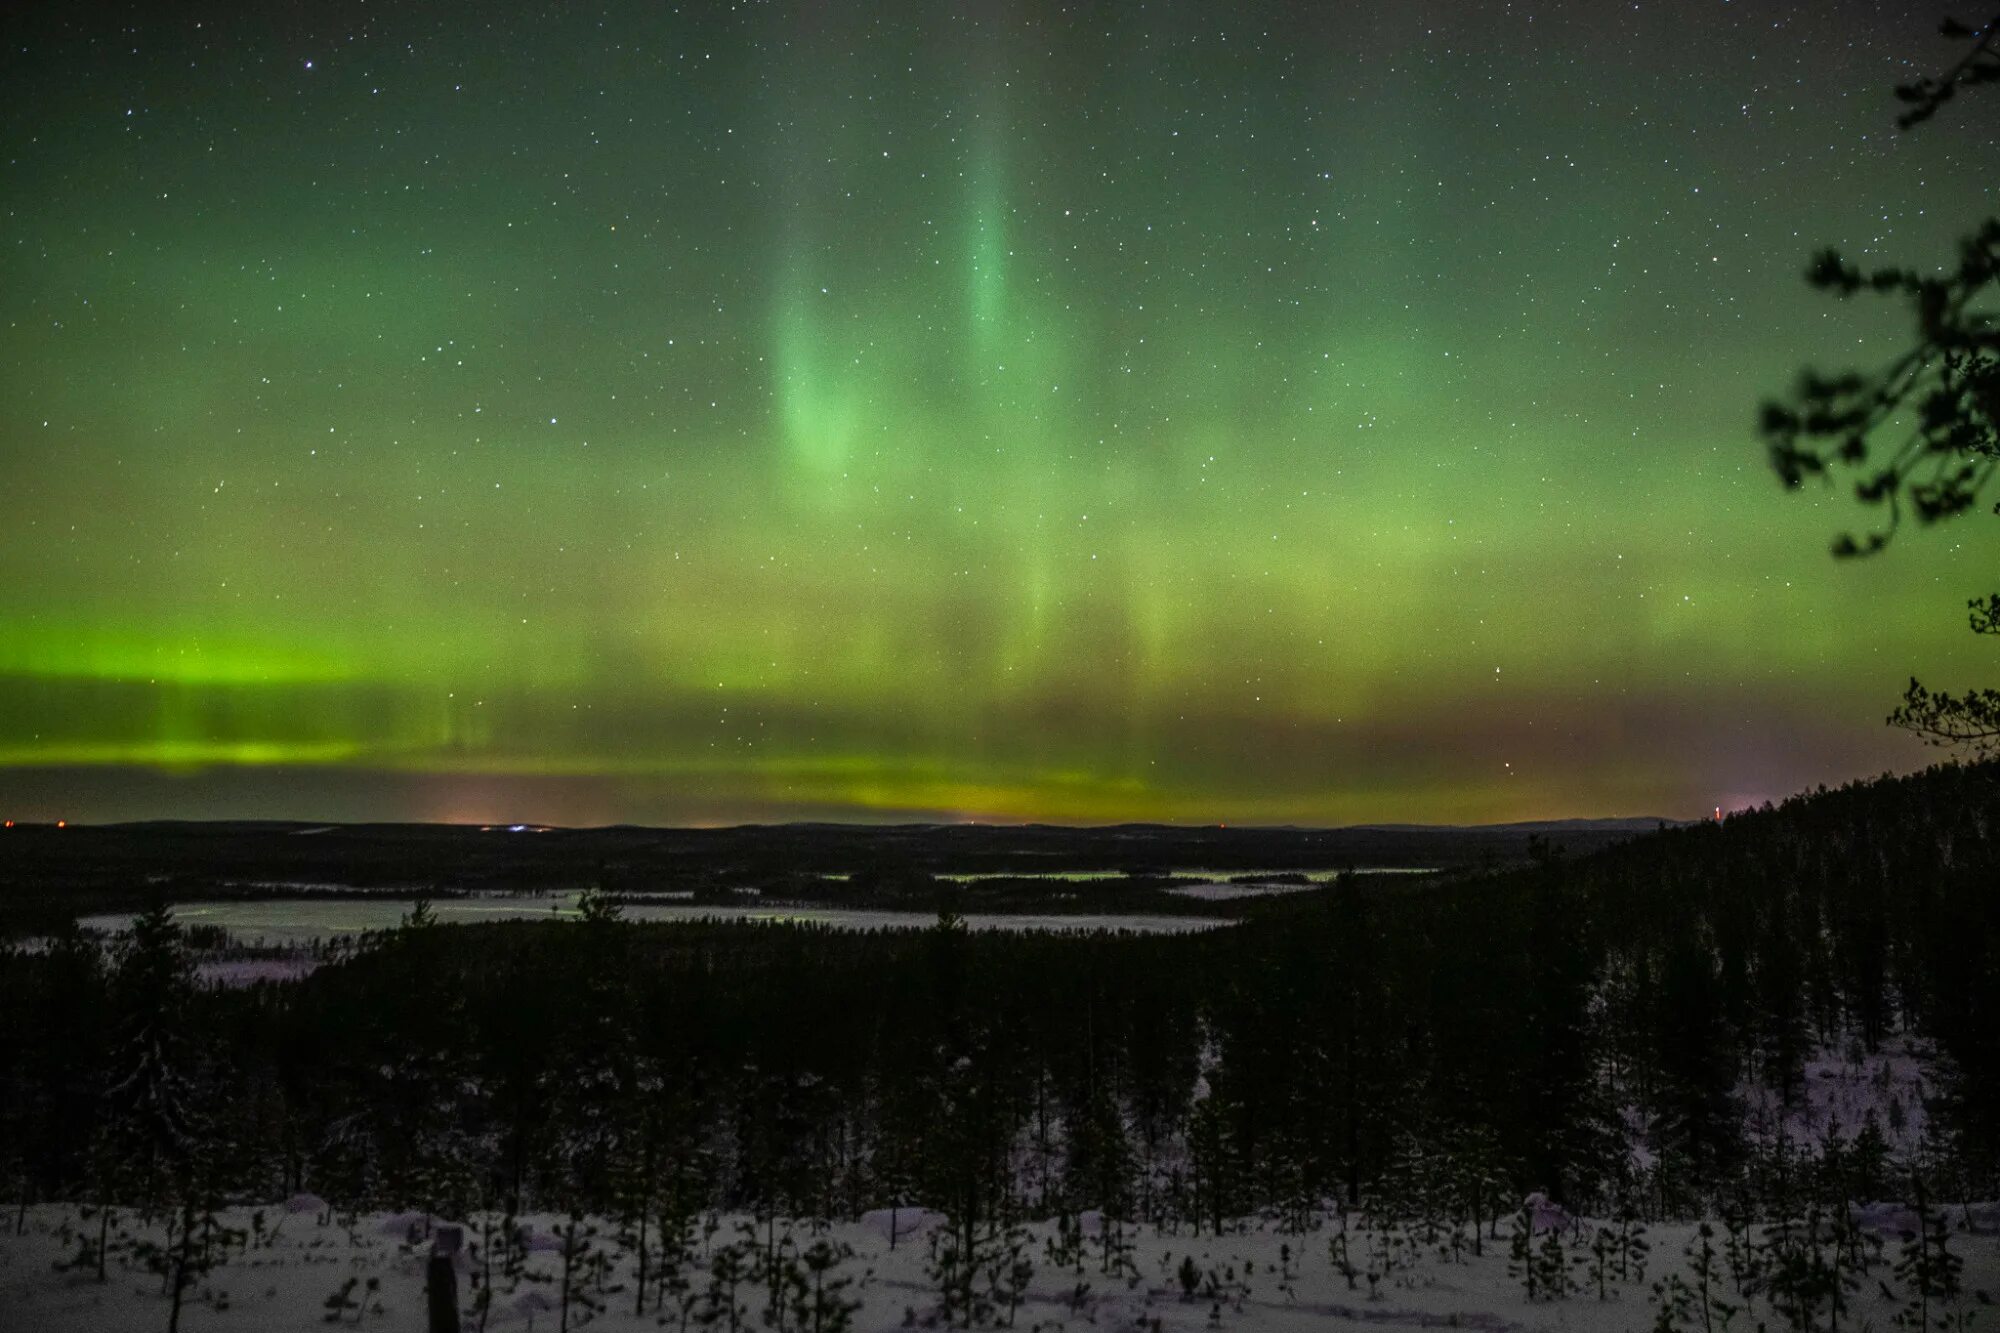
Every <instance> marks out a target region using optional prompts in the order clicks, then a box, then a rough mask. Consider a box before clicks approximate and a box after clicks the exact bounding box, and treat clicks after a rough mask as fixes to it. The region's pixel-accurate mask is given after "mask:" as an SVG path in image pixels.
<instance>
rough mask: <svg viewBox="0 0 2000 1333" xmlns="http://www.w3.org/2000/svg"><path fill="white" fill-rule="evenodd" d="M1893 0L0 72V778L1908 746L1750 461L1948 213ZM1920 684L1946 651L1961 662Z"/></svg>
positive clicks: (1882, 679) (1968, 187) (403, 797)
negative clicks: (1772, 412)
mask: <svg viewBox="0 0 2000 1333" xmlns="http://www.w3.org/2000/svg"><path fill="white" fill-rule="evenodd" d="M1943 12H1945V11H1944V10H1943V9H1937V10H1935V11H1934V10H1933V9H1931V8H1929V7H1926V6H1871V5H1860V4H1851V5H1849V4H1843V5H1835V6H1826V5H1812V6H1792V5H1775V4H1773V5H1766V4H1750V3H1744V2H1743V0H1738V2H1737V3H1720V2H1719V0H1703V2H1699V3H1697V2H1694V0H1690V2H1688V3H1671V4H1668V3H1656V4H1641V5H1623V6H1613V5H1600V4H1594V3H1593V4H1584V3H1577V4H1547V5H1541V4H1533V5H1523V4H1494V3H1483V2H1482V3H1471V4H1465V3H1450V4H1446V3H1417V4H1394V5H1391V4H1369V5H1278V4H1247V5H1238V6H1214V5H1197V4H1191V3H1189V4H1176V3H1168V4H1150V3H1149V4H1144V5H1138V4H1134V5H1119V6H1083V5H1076V6H1062V5H1055V4H1029V3H1012V4H1006V3H969V4H950V5H946V4H936V5H909V6H887V7H879V6H864V5H858V4H856V5H842V4H831V5H830V4H812V3H791V4H785V3H780V4H759V5H720V4H718V5H705V4H703V5H686V6H683V7H681V8H679V9H675V8H671V7H663V6H653V5H638V4H609V5H599V6H582V7H574V8H572V7H545V6H527V5H514V4H507V5H469V4H440V5H422V6H388V5H380V4H359V3H349V2H344V0H337V2H336V3H330V4H326V5H316V6H312V7H283V8H282V9H280V10H274V11H272V12H269V13H261V14H259V13H249V14H237V13H231V12H227V11H212V12H208V13H201V12H197V11H194V10H189V11H185V12H178V11H177V12H166V11H156V10H155V9H154V8H151V7H149V8H145V9H138V10H120V9H90V8H84V9H61V10H55V9H50V10H49V11H47V12H44V13H42V14H40V15H39V16H36V17H34V18H32V19H28V20H23V21H21V22H20V23H19V24H18V25H17V26H16V27H14V28H12V29H10V31H9V35H8V49H7V51H6V53H5V55H4V57H3V58H0V116H4V119H0V148H4V154H0V171H4V175H0V460H3V461H4V476H5V487H6V495H7V498H6V501H5V505H4V512H5V521H4V524H0V804H4V805H5V806H6V808H7V813H9V814H10V815H20V816H22V817H49V818H53V817H56V816H57V815H63V816H65V817H68V818H72V819H75V818H86V819H88V818H100V819H108V818H125V817H135V816H144V815H157V814H177V815H195V816H225V815H270V816H296V817H302V818H320V817H325V818H336V817H349V818H353V817H375V818H409V819H477V820H488V819H535V820H543V821H549V822H575V823H590V822H608V821H612V820H636V821H647V822H676V821H705V820H720V819H729V820H743V819H780V818H792V817H819V816H827V817H858V816H866V817H897V816H911V815H915V816H924V817H928V816H945V817H958V816H967V817H993V818H1033V819H1047V820H1071V821H1079V820H1090V821H1097V820H1119V819H1162V820H1192V821H1212V820H1228V821H1231V822H1239V821H1240V822H1252V821H1273V822H1277V821H1286V822H1298V823H1317V824H1328V823H1345V822H1358V821H1365V820H1391V819H1393V820H1433V821H1470V820H1497V819H1508V818H1537V817H1554V816H1560V815H1610V814H1628V813H1647V814H1661V815H1677V816H1692V815H1695V814H1699V813H1701V812H1703V811H1705V810H1706V809H1708V808H1709V807H1711V806H1714V805H1717V804H1721V805H1725V806H1728V805H1732V804H1737V803H1741V802H1745V801H1758V800H1763V799H1766V798H1770V797H1776V796H1780V795H1783V794H1784V793H1786V792H1788V791H1790V790H1793V789H1796V788H1798V787H1801V786H1804V785H1809V784H1811V783H1815V782H1819V781H1832V780H1836V779H1842V778H1846V777H1851V776H1855V775H1858V774H1862V773H1868V772H1874V771H1879V770H1881V769H1883V768H1887V767H1907V766H1910V765H1913V764H1915V763H1919V762H1922V761H1923V759H1924V758H1925V754H1924V752H1923V751H1921V750H1920V749H1918V748H1916V747H1915V745H1914V743H1912V742H1910V741H1909V740H1908V739H1907V738H1905V737H1902V736H1900V735H1898V734H1895V733H1891V732H1889V731H1887V730H1886V729H1884V728H1883V727H1882V726H1881V725H1880V718H1881V716H1882V714H1883V713H1884V712H1886V711H1887V708H1888V706H1889V704H1890V703H1891V702H1893V700H1894V698H1895V697H1896V696H1897V695H1898V694H1899V693H1900V691H1901V688H1902V685H1903V683H1904V682H1905V681H1906V679H1907V678H1908V677H1909V676H1910V675H1911V674H1912V673H1913V672H1914V673H1918V674H1922V675H1924V677H1925V678H1926V680H1927V681H1929V680H1932V679H1935V680H1936V682H1937V683H1938V684H1940V685H1944V686H1948V687H1951V688H1960V687H1962V686H1964V685H1966V684H1971V683H1977V682H1978V681H1981V680H1984V679H1987V678H1990V676H1991V674H1992V666H1993V663H1992V661H1991V655H1990V652H1984V653H1983V652H1982V644H1981V643H1980V642H1979V641H1978V640H1977V639H1975V638H1974V637H1973V636H1971V635H1969V634H1968V633H1967V632H1966V631H1965V628H1964V618H1963V605H1964V602H1965V599H1966V598H1967V597H1969V596H1971V595H1973V594H1975V593H1980V592H1984V591H1986V590H1987V588H1988V585H1989V583H1990V580H1991V571H1992V569H1993V567H1994V557H1995V555H1996V554H2000V549H1997V548H1996V542H1995V540H1994V535H1993V533H1992V532H1991V531H1990V529H1991V527H1992V525H1991V524H1990V523H1982V522H1981V521H1980V520H1978V519H1976V518H1975V519H1972V520H1969V521H1967V522H1965V523H1961V524H1956V525H1952V526H1949V527H1946V528H1942V529H1940V530H1938V531H1934V532H1928V533H1921V534H1911V535H1908V536H1906V537H1905V538H1903V539H1900V540H1899V541H1898V543H1897V544H1896V545H1895V546H1894V547H1892V548H1891V550H1890V551H1889V552H1888V553H1887V554H1885V555H1884V556H1882V557H1879V558H1877V559H1875V560H1872V561H1868V562H1862V563H1843V564H1838V565H1836V564H1835V563H1834V562H1833V561H1832V560H1830V559H1829V558H1828V556H1827V554H1826V550H1827V543H1828V540H1829V539H1830V538H1831V537H1832V536H1833V535H1834V534H1835V533H1837V532H1838V531H1841V530H1843V529H1844V528H1847V527H1851V526H1854V525H1855V524H1857V523H1859V522H1860V521H1862V520H1863V519H1864V518H1865V517H1866V516H1865V515H1862V514H1860V513H1858V512H1857V511H1855V510H1854V509H1853V507H1852V506H1851V505H1850V504H1848V503H1847V501H1846V499H1845V497H1844V496H1843V495H1842V494H1841V493H1839V492H1835V491H1827V492H1809V493H1808V494H1806V495H1804V496H1799V495H1792V496H1787V495H1785V494H1783V493H1781V491H1780V489H1779V487H1778V486H1777V484H1776V482H1775V481H1774V479H1773V478H1772V476H1771V474H1770V472H1769V469H1768V468H1767V467H1766V465H1765V463H1764V461H1763V458H1762V455H1761V453H1760V451H1759V448H1758V445H1757V443H1756V440H1755V438H1754V434H1753V431H1752V423H1753V419H1754V410H1755V407H1756V404H1757V402H1758V400H1759V399H1760V398H1762V397H1764V396H1767V395H1770V394H1773V393H1776V392H1778V391H1780V390H1782V389H1783V388H1784V387H1785V386H1787V385H1788V384H1789V383H1790V381H1791V379H1792V378H1793V376H1794V375H1795V374H1796V372H1797V370H1798V369H1799V367H1801V366H1802V365H1805V364H1807V363H1808V362H1813V363H1817V364H1822V365H1827V366H1834V365H1844V364H1873V363H1875V362H1877V361H1879V360H1883V359H1886V358H1887V357H1889V356H1890V355H1892V354H1893V353H1894V351H1895V350H1897V348H1898V338H1899V337H1900V336H1901V335H1902V334H1903V332H1904V330H1903V329H1902V327H1901V325H1900V324H1899V322H1898V320H1897V318H1896V313H1895V312H1894V311H1892V310H1887V309H1874V308H1871V307H1869V306H1867V305H1865V304H1860V305H1843V304H1839V303H1836V302H1833V301H1831V300H1829V299H1827V298H1825V297H1823V296H1820V295H1817V294H1815V293H1813V292H1810V291H1809V290H1807V288H1806V286H1805V284H1804V283H1803V282H1802V281H1801V279H1800V274H1801V272H1802V270H1803V267H1804V264H1805V262H1806V260H1807V258H1808V257H1809V256H1810V255H1811V253H1812V252H1813V251H1814V250H1816V249H1818V248H1819V247H1821V246H1824V245H1829V244H1831V245H1837V246H1840V247H1841V248H1843V249H1844V250H1845V251H1846V252H1847V253H1848V254H1849V256H1850V257H1851V258H1854V259H1857V260H1860V261H1864V262H1866V261H1871V260H1873V261H1881V262H1888V261H1892V260H1893V261H1897V262H1916V263H1922V264H1933V263H1939V262H1943V261H1944V260H1945V259H1947V258H1948V257H1949V255H1950V254H1951V244H1952V241H1953V238H1954V237H1955V236H1956V235H1957V234H1958V233H1959V232H1960V231H1963V230H1965V229H1967V228H1968V227H1970V226H1971V225H1972V224H1973V223H1974V222H1975V221H1976V220H1977V219H1978V218H1980V217H1982V216H1984V215H1985V214H1986V213H1990V212H1993V211H1995V207H1996V203H1995V195H1996V192H2000V191H1996V187H2000V170H1996V169H1995V168H1996V166H2000V152H1996V148H2000V142H1997V141H1996V127H2000V121H1997V120H1995V118H1994V117H1993V116H1992V114H1991V108H1981V107H1978V106H1975V105H1973V104H1972V103H1971V102H1969V101H1968V103H1967V104H1966V105H1965V106H1964V107H1963V108H1960V109H1959V111H1958V112H1957V113H1955V114H1953V115H1951V116H1947V117H1944V118H1941V119H1940V121H1939V122H1937V123H1936V124H1935V125H1932V126H1927V127H1925V129H1924V130H1922V131H1921V132H1919V133H1916V134H1911V135H1898V134H1897V133H1896V132H1895V129H1894V115H1895V106H1894V102H1893V99H1892V98H1891V97H1890V96H1889V90H1890V88H1891V86H1892V85H1893V84H1894V83H1896V82H1898V81H1902V80H1906V79H1908V78H1910V77H1911V76H1912V75H1913V74H1915V73H1918V72H1923V71H1928V70H1931V69H1932V68H1933V67H1936V66H1938V65H1939V64H1940V63H1941V62H1942V61H1943V59H1944V58H1945V57H1946V56H1947V55H1948V51H1947V49H1946V48H1945V46H1944V44H1943V43H1941V42H1939V41H1937V40H1936V39H1935V38H1934V37H1933V36H1932V34H1933V33H1934V31H1935V27H1936V23H1935V20H1936V19H1937V17H1938V16H1939V15H1940V14H1941V13H1943ZM1982 673H1984V674H1983V675H1982Z"/></svg>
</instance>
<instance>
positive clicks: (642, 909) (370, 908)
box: [78, 894, 1231, 945]
mask: <svg viewBox="0 0 2000 1333" xmlns="http://www.w3.org/2000/svg"><path fill="white" fill-rule="evenodd" d="M414 902H415V900H414V899H412V898H400V897H388V896H384V897H381V898H373V897H370V898H271V899H247V900H244V901H241V902H207V903H201V902H196V903H176V904H175V905H174V916H175V917H176V918H177V919H178V920H179V921H180V923H181V924H182V925H184V926H220V927H221V928H222V929H224V930H226V931H228V932H229V933H230V934H231V935H233V936H235V937H236V939H237V940H239V941H240V942H242V943H244V944H250V945H255V944H259V943H262V944H264V945H306V944H317V943H320V942H323V941H327V940H336V939H340V938H342V937H345V936H352V935H359V934H361V933H362V932H363V931H369V930H391V929H394V928H395V926H396V925H397V924H398V923H399V922H401V921H402V919H403V917H404V915H405V914H407V913H408V912H409V910H410V908H411V906H412V905H413V904H414ZM621 910H622V911H623V913H624V915H625V919H626V920H627V921H761V922H771V923H779V922H790V923H796V924H804V925H816V926H833V927H837V928H839V929H842V930H922V929H924V928H925V927H927V926H930V925H932V924H934V923H935V922H936V921H937V914H936V913H934V912H888V911H872V910H864V909H855V908H841V907H786V906H783V905H780V904H775V903H774V904H771V905H768V906H764V905H755V906H753V905H742V906H737V905H729V906H702V905H696V904H693V903H684V902H669V901H660V902H646V903H632V904H627V905H625V906H624V907H623V908H621ZM431 911H432V912H433V913H434V914H435V915H436V917H437V919H438V922H439V924H441V925H462V924H469V923H472V922H478V921H538V920H551V921H553V920H565V919H570V920H573V919H575V917H576V915H577V911H576V895H575V894H558V895H552V896H548V897H532V898H517V897H504V898H503V897H491V898H440V899H434V900H432V902H431ZM78 924H80V925H82V926H83V927H84V928H85V929H90V930H104V931H111V932H117V931H121V930H124V929H126V928H127V927H129V926H130V925H131V924H132V914H131V913H129V912H116V913H107V914H105V915H103V916H92V917H84V918H82V919H81V920H80V921H79V923H78ZM965 924H966V926H967V927H968V928H969V929H972V930H1052V931H1067V932H1076V931H1092V930H1116V931H1129V932H1132V933H1135V934H1147V935H1167V934H1176V935H1177V934H1186V933H1189V932H1192V931H1198V930H1212V929H1214V928H1216V927H1217V926H1226V925H1230V924H1231V923H1230V922H1229V921H1226V920H1218V919H1215V918H1211V917H1189V916H1143V915H1121V914H1117V913H1109V912H1107V913H1099V914H1091V915H1066V914H1055V913H1039V912H1020V913H1005V914H999V913H995V914H971V915H968V916H966V918H965Z"/></svg>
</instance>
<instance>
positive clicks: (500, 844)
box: [0, 820, 1652, 939]
mask: <svg viewBox="0 0 2000 1333" xmlns="http://www.w3.org/2000/svg"><path fill="white" fill-rule="evenodd" d="M1651 827H1652V825H1651V824H1650V823H1647V822H1645V821H1620V820H1612V821H1603V822H1591V821H1584V822H1577V823H1570V824H1565V825H1563V826H1562V829H1561V836H1562V838H1563V839H1564V840H1565V841H1566V842H1568V843H1569V844H1570V845H1571V846H1572V847H1574V848H1577V849H1579V850H1581V849H1584V848H1596V847H1601V846H1604V845H1606V844H1607V843H1609V842H1613V841H1616V840H1618V839H1621V838H1629V837H1631V836H1632V835H1633V834H1634V833H1635V832H1637V831H1645V830H1649V829H1650V828H1651ZM1548 831H1549V830H1547V829H1538V828H1537V827H1536V826H1531V825H1502V826H1495V827H1491V828H1463V829H1461V828H1422V827H1416V828H1370V827H1357V828H1340V829H1292V828H1222V827H1186V826H1174V825H1152V824H1134V825H1123V826H1115V827H1108V828H1061V827H1055V826H1050V825H1035V824H1030V825H993V824H900V825H897V824H892V825H841V824H778V825H769V826H755V825H748V826H742V827H737V828H718V829H697V828H681V829H675V828H667V829H652V828H632V827H611V828H596V829H569V828H556V829H541V830H533V829H524V830H522V831H519V832H515V831H512V830H511V829H509V828H505V827H500V828H479V827H474V826H466V825H447V824H345V825H303V824H273V823H248V824H181V823H158V824H115V825H104V826H97V827H75V826H72V827H69V828H63V829H58V828H56V827H54V826H51V825H39V826H25V825H23V826H17V827H13V828H9V829H6V830H5V831H4V833H0V837H4V841H0V848H4V852H3V853H0V856H4V860H0V939H6V938H8V937H10V936H20V935H27V934H38V933H41V932H44V931H47V930H50V929H52V928H53V927H54V926H55V925H57V924H59V923H60V922H61V921H62V920H64V919H66V918H67V917H69V916H83V915H89V914H91V913H97V912H114V911H125V910H132V909H136V908H138V907H142V906H144V905H145V902H146V898H147V896H148V894H150V893H162V894H164V895H165V896H166V897H167V898H168V899H169V900H170V901H179V902H188V901H193V900H195V899H201V898H227V897H265V896H269V895H270V894H271V893H272V892H273V888H274V886H275V887H279V888H282V887H283V886H288V885H290V886H296V885H315V886H320V888H319V890H318V891H325V888H326V886H347V887H349V888H356V889H362V888H372V889H391V890H398V891H411V890H417V891H422V892H428V893H432V894H435V895H438V896H443V895H446V894H451V893H464V892H502V893H505V892H551V891H565V890H576V889H583V888H587V887H591V886H597V887H601V888H604V889H607V890H609V891H611V892H613V893H658V892H662V891H689V892H693V893H696V894H698V895H715V894H719V893H727V892H728V891H730V890H731V889H735V888H742V887H753V888H760V889H776V890H784V889H785V888H787V887H788V886H790V887H792V888H796V889H801V890H805V891H809V892H815V891H816V892H821V893H822V894H823V895H831V898H837V899H839V900H841V901H851V902H857V903H861V904H863V905H869V906H878V905H885V904H888V903H890V902H891V901H892V900H903V899H910V898H912V897H917V898H922V899H924V900H925V901H924V906H925V907H926V908H934V907H935V905H936V902H935V899H936V894H937V888H938V886H937V884H936V878H937V877H939V876H945V875H969V874H977V875H1029V874H1034V873H1037V872H1046V871H1088V872H1095V873H1099V874H1103V875H1116V876H1127V877H1132V878H1136V879H1147V878H1152V879H1157V878H1160V877H1162V876H1165V875H1166V874H1168V873H1169V872H1172V871H1184V870H1188V869H1191V868H1196V867H1199V868H1203V869H1208V870H1269V869H1272V868H1280V867H1282V868H1286V869H1293V870H1300V869H1317V870H1342V869H1346V868H1349V867H1363V868H1365V867H1369V866H1467V865H1480V864H1496V863H1505V862H1508V861H1512V860H1518V859H1519V858H1520V857H1521V856H1522V854H1523V853H1524V851H1525V849H1526V847H1527V844H1528V840H1529V839H1530V838H1531V837H1534V836H1536V835H1537V833H1538V832H1541V833H1546V832H1548ZM827 876H839V877H844V878H843V879H840V880H828V879H826V878H824V877H827ZM836 886H837V887H836ZM831 898H830V899H829V900H831Z"/></svg>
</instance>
